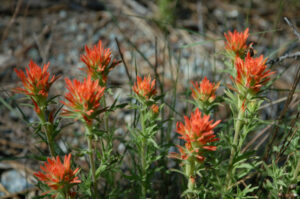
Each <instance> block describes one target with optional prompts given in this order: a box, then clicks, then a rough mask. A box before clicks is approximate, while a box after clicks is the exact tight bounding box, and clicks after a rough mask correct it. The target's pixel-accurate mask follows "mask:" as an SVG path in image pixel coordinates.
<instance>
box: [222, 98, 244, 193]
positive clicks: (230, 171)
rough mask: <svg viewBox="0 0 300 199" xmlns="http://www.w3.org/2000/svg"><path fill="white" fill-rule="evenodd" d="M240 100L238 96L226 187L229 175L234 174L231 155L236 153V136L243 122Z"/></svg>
mask: <svg viewBox="0 0 300 199" xmlns="http://www.w3.org/2000/svg"><path fill="white" fill-rule="evenodd" d="M242 104H243V103H242V101H241V100H240V98H238V104H237V106H238V107H237V108H238V111H239V112H238V116H237V119H236V121H235V125H234V137H233V143H232V144H233V147H231V153H230V159H229V169H228V172H227V175H226V182H227V188H228V187H230V185H231V176H232V175H234V170H233V165H232V164H233V157H234V156H235V155H236V152H237V151H236V149H237V147H238V145H239V143H238V140H239V139H238V138H239V134H240V130H241V128H242V122H243V118H244V110H243V108H242Z"/></svg>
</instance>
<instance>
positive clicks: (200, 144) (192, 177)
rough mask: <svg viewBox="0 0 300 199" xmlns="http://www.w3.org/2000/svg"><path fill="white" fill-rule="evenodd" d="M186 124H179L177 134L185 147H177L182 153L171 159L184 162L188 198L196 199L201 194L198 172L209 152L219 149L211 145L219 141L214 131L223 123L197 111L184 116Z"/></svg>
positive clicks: (175, 154)
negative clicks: (198, 187) (197, 181)
mask: <svg viewBox="0 0 300 199" xmlns="http://www.w3.org/2000/svg"><path fill="white" fill-rule="evenodd" d="M184 120H185V123H184V124H183V123H181V122H177V125H176V132H177V133H178V134H180V135H181V136H180V137H179V138H180V139H182V140H184V141H185V144H184V147H182V146H180V145H177V147H178V149H179V151H180V153H179V154H177V153H173V154H171V156H170V157H172V158H177V159H180V160H182V165H183V167H184V169H185V172H184V174H185V176H186V178H187V180H188V185H187V191H186V193H187V195H188V198H196V196H197V195H198V194H199V193H198V192H197V187H196V185H197V184H196V178H197V171H198V170H199V168H200V166H201V164H202V163H203V161H204V160H205V155H204V154H205V153H206V152H207V151H216V149H217V147H216V146H213V145H210V144H211V143H213V142H215V141H218V138H216V135H215V134H214V131H213V129H214V128H215V127H216V126H217V125H218V124H219V123H220V122H221V121H220V120H218V121H216V122H213V121H212V120H210V116H209V115H204V114H202V113H201V112H200V111H199V109H196V111H195V112H194V113H192V114H191V117H190V118H188V117H187V116H184Z"/></svg>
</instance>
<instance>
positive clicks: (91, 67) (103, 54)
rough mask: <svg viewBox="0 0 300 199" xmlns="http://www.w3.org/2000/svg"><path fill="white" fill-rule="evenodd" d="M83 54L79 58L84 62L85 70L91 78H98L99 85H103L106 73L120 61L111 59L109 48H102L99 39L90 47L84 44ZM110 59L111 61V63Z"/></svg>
mask: <svg viewBox="0 0 300 199" xmlns="http://www.w3.org/2000/svg"><path fill="white" fill-rule="evenodd" d="M85 53H86V54H85V55H82V56H81V58H80V59H81V60H82V61H83V62H84V63H85V64H86V67H87V68H86V69H85V70H86V71H87V73H88V75H91V76H92V78H93V79H99V80H100V82H99V83H101V85H105V83H106V81H107V75H108V73H109V72H110V71H111V70H112V69H113V68H114V67H115V66H116V65H118V64H119V63H120V61H117V60H113V61H112V56H111V50H110V49H109V48H106V49H104V48H103V46H102V42H101V41H100V40H99V42H98V44H97V45H94V46H93V47H92V48H88V47H87V46H85ZM111 61H112V63H111Z"/></svg>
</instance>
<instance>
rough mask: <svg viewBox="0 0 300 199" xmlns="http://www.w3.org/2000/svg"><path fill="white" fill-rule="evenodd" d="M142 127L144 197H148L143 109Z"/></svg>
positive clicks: (142, 114)
mask: <svg viewBox="0 0 300 199" xmlns="http://www.w3.org/2000/svg"><path fill="white" fill-rule="evenodd" d="M141 127H142V134H143V135H142V136H143V139H142V146H141V166H142V176H141V177H142V196H141V198H142V199H145V198H146V194H147V188H146V178H147V176H146V175H147V173H146V172H147V171H146V154H145V153H146V139H145V134H146V132H145V121H144V111H141Z"/></svg>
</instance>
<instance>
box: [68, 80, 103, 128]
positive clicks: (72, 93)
mask: <svg viewBox="0 0 300 199" xmlns="http://www.w3.org/2000/svg"><path fill="white" fill-rule="evenodd" d="M65 81H66V84H67V89H68V90H69V92H68V93H66V94H65V98H66V100H67V102H63V101H62V103H63V104H64V105H65V106H67V107H68V109H64V110H63V115H65V116H70V117H73V118H79V119H84V120H85V121H86V122H87V123H88V124H90V123H91V121H92V119H93V118H94V117H95V116H96V115H97V114H98V113H99V111H100V100H101V98H102V96H103V95H104V91H105V87H101V86H100V85H99V80H96V81H93V80H92V79H91V76H90V75H89V76H88V77H87V78H85V79H84V81H83V82H80V81H78V80H76V79H74V80H73V82H72V81H71V80H70V79H68V78H66V79H65Z"/></svg>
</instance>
